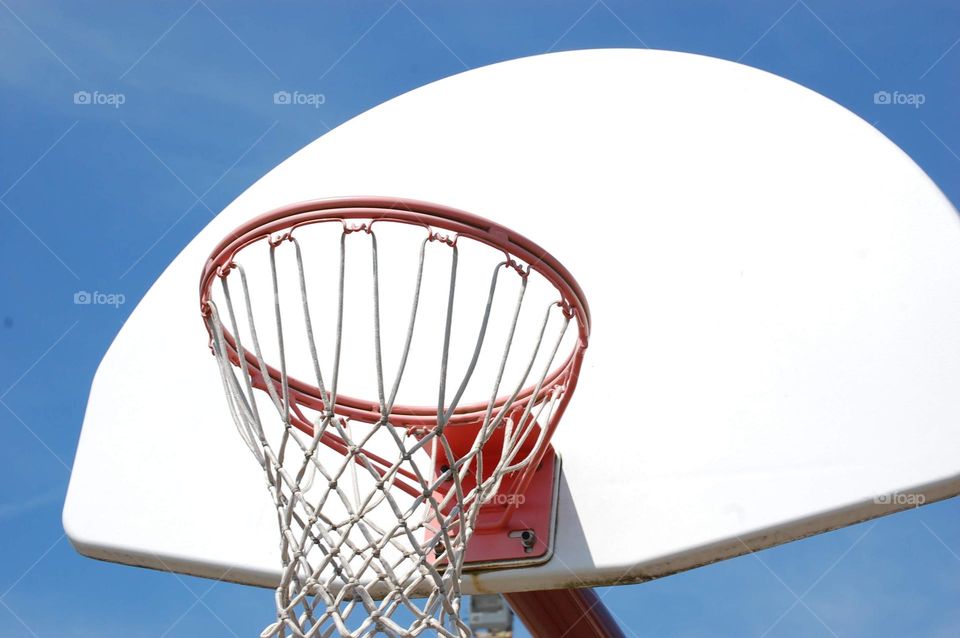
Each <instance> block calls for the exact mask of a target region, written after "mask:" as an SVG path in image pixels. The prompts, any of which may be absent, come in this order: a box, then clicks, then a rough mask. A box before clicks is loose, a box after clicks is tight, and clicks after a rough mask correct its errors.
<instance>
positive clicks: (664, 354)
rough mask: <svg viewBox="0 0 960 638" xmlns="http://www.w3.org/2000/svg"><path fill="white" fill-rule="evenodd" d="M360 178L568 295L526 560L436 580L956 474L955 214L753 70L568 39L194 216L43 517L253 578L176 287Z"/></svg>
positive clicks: (771, 519) (399, 110)
mask: <svg viewBox="0 0 960 638" xmlns="http://www.w3.org/2000/svg"><path fill="white" fill-rule="evenodd" d="M370 195H373V196H391V197H404V198H411V199H418V200H426V201H431V202H436V203H440V204H445V205H448V206H452V207H455V208H459V209H462V210H466V211H469V212H472V213H475V214H477V215H481V216H484V217H487V218H490V219H493V220H495V221H497V222H499V223H501V224H503V225H505V226H508V227H510V228H513V229H514V230H516V231H518V232H520V233H522V234H524V235H526V236H527V237H529V238H531V239H533V240H534V241H536V242H537V243H539V244H540V245H541V246H543V247H544V248H546V249H547V250H549V251H550V252H551V253H553V255H555V256H556V257H557V258H558V259H559V260H560V261H561V262H562V263H563V264H564V265H565V266H567V268H568V269H569V270H570V271H571V272H572V273H573V275H574V276H575V277H576V278H577V280H578V281H579V283H580V284H581V286H582V287H583V289H584V291H585V293H586V295H587V298H588V300H589V302H590V306H591V310H592V315H593V333H592V339H591V343H590V348H589V350H588V351H587V355H586V361H585V364H584V367H583V371H582V374H581V380H580V384H579V387H578V389H577V392H576V395H575V396H574V398H573V400H572V402H571V404H570V406H569V409H568V411H567V413H566V416H565V417H564V421H563V423H562V424H561V426H560V429H559V431H558V433H557V435H556V437H555V439H554V442H555V446H556V448H557V449H558V451H559V453H560V455H561V456H562V459H563V474H562V478H561V482H560V496H559V514H558V527H557V534H556V546H555V551H554V555H553V558H552V559H551V560H550V561H549V562H547V563H546V564H544V565H540V566H536V567H525V568H518V569H512V570H500V571H490V572H485V573H480V574H473V575H471V576H470V577H469V578H467V579H466V581H465V584H464V585H465V592H466V593H472V592H476V591H510V590H523V589H545V588H552V587H569V586H582V585H593V584H604V583H612V582H618V583H627V582H635V581H639V580H645V579H649V578H655V577H659V576H664V575H667V574H670V573H673V572H677V571H680V570H684V569H689V568H691V567H695V566H698V565H701V564H704V563H708V562H712V561H715V560H718V559H721V558H725V557H730V556H735V555H738V554H742V553H745V552H746V551H748V548H749V549H758V548H762V547H767V546H771V545H775V544H778V543H782V542H786V541H789V540H792V539H796V538H800V537H803V536H807V535H810V534H812V533H816V532H821V531H825V530H828V529H832V528H836V527H840V526H843V525H847V524H851V523H854V522H857V521H861V520H865V519H869V518H873V517H876V516H880V515H882V514H885V513H889V512H893V511H896V510H898V509H904V508H906V507H911V506H912V505H913V503H914V502H915V500H916V497H918V496H922V497H923V498H924V499H925V500H926V501H927V502H930V501H933V500H937V499H942V498H946V497H950V496H954V495H956V494H958V493H960V456H958V454H957V451H958V450H960V393H958V392H957V388H958V387H960V329H958V325H960V323H958V319H960V219H958V216H957V211H956V210H955V209H954V208H953V206H951V204H950V203H949V202H948V201H947V199H946V198H945V197H944V196H943V194H942V193H941V192H940V191H939V190H938V189H937V187H936V186H935V185H934V184H933V183H932V182H931V181H930V179H929V178H928V177H927V176H926V175H925V174H924V173H923V171H922V170H921V169H920V168H919V167H917V165H916V164H914V163H913V162H912V161H911V160H910V158H908V157H907V156H906V155H905V154H904V153H903V152H902V151H901V150H899V149H898V148H897V147H896V146H895V145H894V144H892V143H891V142H890V141H889V140H887V139H886V138H885V137H884V136H883V135H882V134H880V133H879V132H877V131H876V130H875V129H874V128H872V127H871V126H870V125H869V124H867V123H866V122H864V121H862V120H861V119H859V118H858V117H857V116H855V115H854V114H852V113H850V112H849V111H847V110H845V109H844V108H842V107H840V106H838V105H837V104H835V103H833V102H831V101H830V100H828V99H826V98H824V97H822V96H820V95H818V94H816V93H814V92H812V91H809V90H807V89H805V88H803V87H801V86H798V85H796V84H794V83H792V82H789V81H787V80H784V79H781V78H778V77H776V76H773V75H771V74H768V73H766V72H763V71H759V70H756V69H753V68H750V67H746V66H742V65H739V64H734V63H730V62H725V61H720V60H716V59H711V58H707V57H702V56H697V55H690V54H683V53H670V52H662V51H650V50H593V51H575V52H567V53H557V54H550V55H544V56H537V57H532V58H525V59H521V60H516V61H510V62H505V63H501V64H496V65H493V66H489V67H485V68H481V69H476V70H473V71H469V72H466V73H463V74H460V75H457V76H454V77H451V78H448V79H445V80H441V81H439V82H436V83H433V84H430V85H428V86H425V87H423V88H421V89H417V90H415V91H412V92H410V93H407V94H405V95H402V96H400V97H398V98H396V99H393V100H391V101H389V102H387V103H386V104H383V105H381V106H379V107H377V108H375V109H373V110H371V111H369V112H367V113H364V114H363V115H360V116H358V117H356V118H354V119H353V120H350V121H349V122H347V123H345V124H343V125H342V126H340V127H338V128H337V129H336V130H334V131H332V132H330V133H328V134H327V135H324V136H323V137H321V138H320V139H318V140H317V141H315V142H314V143H312V144H310V145H309V146H307V147H306V148H304V149H303V150H301V151H300V152H298V153H297V154H295V155H294V156H293V157H291V158H290V159H288V160H287V161H285V162H284V163H283V164H281V165H280V166H278V167H277V168H276V169H274V170H273V171H271V172H270V173H269V174H268V175H266V176H265V177H264V178H263V179H261V180H260V181H258V182H257V183H256V184H254V185H253V186H252V187H251V188H250V189H249V190H248V191H246V192H245V193H244V194H243V195H241V196H240V197H239V198H238V199H237V200H236V201H235V202H234V203H233V204H231V205H230V206H229V207H228V208H227V209H226V210H224V211H223V212H222V213H221V214H220V215H219V216H217V217H216V218H215V219H214V220H213V221H212V222H211V223H210V224H209V226H208V227H207V228H205V229H204V230H203V231H202V232H201V233H200V234H199V235H197V237H196V238H195V239H194V240H193V241H192V242H191V243H190V244H189V245H188V246H187V247H186V248H185V249H184V250H183V252H182V253H181V254H180V255H179V256H178V257H177V258H176V260H175V261H174V262H173V263H171V264H170V266H169V267H168V268H167V269H166V271H165V272H164V273H163V274H162V275H161V276H160V278H159V279H158V280H157V282H156V283H155V284H154V285H153V287H152V288H151V289H150V291H149V292H148V293H147V295H146V296H145V297H144V298H143V300H142V301H141V302H140V304H139V305H138V306H137V308H136V309H135V310H134V311H133V313H132V315H131V316H130V318H129V320H128V321H127V323H126V324H125V325H124V327H123V329H122V330H121V332H120V333H119V334H118V336H117V338H116V340H115V341H114V343H113V344H112V346H111V347H110V349H109V351H108V352H107V354H106V355H105V356H104V359H103V361H102V363H101V365H100V367H99V369H98V371H97V374H96V377H95V378H94V381H93V385H92V388H91V392H90V399H89V403H88V405H87V411H86V416H85V419H84V424H83V430H82V433H81V437H80V443H79V448H78V451H77V457H76V461H75V464H74V469H73V474H72V477H71V481H70V487H69V492H68V495H67V502H66V506H65V509H64V527H65V529H66V531H67V533H68V535H69V537H70V540H71V541H72V542H73V544H74V546H75V547H76V548H77V549H78V550H79V551H80V552H81V553H83V554H86V555H88V556H92V557H95V558H101V559H105V560H109V561H115V562H120V563H128V564H132V565H142V566H147V567H153V568H157V569H169V570H174V571H178V572H185V573H190V574H195V575H199V576H207V577H212V578H224V579H226V580H230V581H238V582H245V583H250V584H256V585H263V586H273V585H274V584H275V582H276V581H277V579H278V574H279V551H278V531H277V523H276V518H275V513H274V511H273V509H272V504H271V501H270V498H269V495H268V493H267V491H266V489H265V488H264V481H263V477H262V475H261V470H260V468H259V467H258V466H257V464H256V463H255V461H254V460H253V458H252V457H251V455H250V452H249V451H248V450H247V449H246V448H245V447H244V445H243V443H242V442H241V441H240V439H239V437H238V436H237V435H236V431H235V428H234V426H233V424H232V422H231V421H230V416H229V413H228V412H227V409H226V402H225V399H224V397H223V390H222V387H221V382H220V378H219V376H218V372H217V368H216V363H215V360H214V358H213V357H212V356H211V354H210V352H209V350H208V349H207V334H206V331H205V329H204V325H203V322H202V320H201V318H200V313H199V303H198V297H197V283H198V279H199V276H200V271H201V268H202V267H203V264H204V261H205V260H206V258H207V256H208V254H209V252H210V251H211V249H212V248H213V247H214V245H215V244H216V243H217V242H218V241H220V239H222V238H223V237H224V236H225V235H226V234H227V233H228V232H229V231H231V230H232V229H234V228H235V227H237V226H239V225H240V224H241V223H243V222H245V221H246V220H248V219H250V218H252V217H254V216H256V215H258V214H260V213H263V212H265V211H268V210H270V209H273V208H275V207H278V206H281V205H284V204H289V203H293V202H297V201H302V200H309V199H316V198H323V197H343V196H370ZM891 495H892V496H891Z"/></svg>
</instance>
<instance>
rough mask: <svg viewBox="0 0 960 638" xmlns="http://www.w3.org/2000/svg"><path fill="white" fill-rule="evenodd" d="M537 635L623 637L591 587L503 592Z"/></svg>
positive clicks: (536, 637) (538, 637) (546, 637)
mask: <svg viewBox="0 0 960 638" xmlns="http://www.w3.org/2000/svg"><path fill="white" fill-rule="evenodd" d="M503 597H504V598H506V599H507V603H509V604H510V607H511V608H512V609H513V611H514V612H515V613H516V614H517V616H519V617H520V620H522V621H523V624H524V626H526V628H527V629H528V630H529V631H530V633H531V635H533V637H534V638H624V636H623V632H622V631H620V627H619V626H618V625H617V622H616V621H615V620H614V619H613V616H612V615H611V614H610V612H609V611H608V610H607V608H606V607H605V606H604V604H603V602H602V601H601V600H600V598H599V597H598V596H597V594H596V593H594V591H593V590H592V589H589V588H586V589H551V590H546V591H522V592H515V593H512V594H504V595H503Z"/></svg>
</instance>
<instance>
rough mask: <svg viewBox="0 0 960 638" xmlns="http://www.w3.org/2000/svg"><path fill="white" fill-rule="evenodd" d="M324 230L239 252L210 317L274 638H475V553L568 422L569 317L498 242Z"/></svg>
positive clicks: (364, 227) (364, 228) (342, 227)
mask: <svg viewBox="0 0 960 638" xmlns="http://www.w3.org/2000/svg"><path fill="white" fill-rule="evenodd" d="M316 221H334V222H335V223H312V224H311V225H310V226H302V227H297V228H296V229H295V232H296V235H297V236H296V238H295V237H294V236H293V235H294V232H293V231H291V232H287V233H286V234H283V235H280V236H274V237H270V236H264V237H261V238H260V239H262V240H263V241H256V242H250V243H249V244H248V245H245V246H244V247H242V248H241V249H240V250H239V251H237V252H236V253H235V254H234V255H232V256H231V259H230V262H229V263H228V264H227V265H226V267H224V268H222V269H220V271H219V275H220V286H219V290H211V291H210V296H209V297H208V298H207V300H206V302H205V307H204V315H205V319H206V322H207V327H208V330H209V332H210V334H211V339H212V348H213V350H214V353H215V354H216V356H217V359H218V362H219V369H220V372H221V375H222V379H223V385H224V390H225V392H226V396H227V400H228V404H229V407H230V411H231V414H232V416H233V419H234V421H235V423H236V425H237V429H238V431H239V433H240V435H241V437H242V438H243V441H244V442H245V443H246V445H247V447H249V449H250V451H251V452H252V453H253V456H254V457H255V458H256V460H257V461H258V462H259V464H260V466H261V467H262V468H263V471H264V475H265V477H266V480H267V484H268V487H269V491H270V495H271V497H272V499H273V503H274V505H275V506H276V510H277V520H278V522H279V527H280V532H281V545H280V556H281V560H282V565H283V570H282V576H281V581H280V584H279V586H278V587H277V590H276V607H277V619H276V622H274V623H273V624H271V625H270V626H269V627H267V628H266V629H265V630H264V632H263V634H262V635H263V636H304V637H307V636H310V637H313V636H375V635H384V636H418V635H440V636H469V635H470V630H469V629H468V627H467V625H466V624H465V623H464V622H463V620H462V619H461V606H460V601H461V584H460V578H461V574H462V571H463V569H464V557H465V552H466V548H467V544H468V542H469V540H470V538H471V536H472V534H473V533H474V532H475V531H476V529H477V521H478V515H479V513H480V510H481V507H485V506H490V504H491V503H492V502H493V501H494V497H495V496H497V495H498V493H501V492H502V490H503V489H504V486H505V485H509V486H511V487H510V489H514V488H515V487H516V486H517V485H521V488H520V489H522V483H523V482H522V480H518V479H517V477H520V476H522V475H524V472H525V471H528V470H530V469H531V468H530V465H531V463H535V462H536V461H537V460H538V459H539V458H540V457H539V456H538V454H539V451H540V450H542V449H543V447H544V446H545V445H546V442H547V440H548V439H549V435H550V433H551V432H552V427H553V425H554V424H555V420H556V419H555V418H554V417H555V415H556V412H557V410H558V406H560V411H562V406H563V405H565V400H566V399H565V395H567V394H569V391H570V390H569V389H568V384H567V375H568V374H570V372H569V369H570V365H569V361H571V360H572V359H567V360H566V363H564V362H563V361H562V359H563V357H561V363H560V364H559V365H558V364H557V359H558V357H557V355H558V352H570V351H572V350H574V348H575V342H576V334H575V333H576V332H577V331H575V330H572V331H571V330H568V328H569V324H570V322H571V320H572V318H573V316H574V315H573V314H572V313H571V312H569V308H568V307H567V306H566V304H565V302H564V301H563V300H562V297H561V296H560V294H559V293H558V290H557V289H556V287H554V286H553V285H552V284H550V282H548V281H547V280H546V279H544V278H543V277H542V276H538V274H537V271H536V269H535V268H534V269H531V268H530V266H528V265H522V264H520V263H518V262H517V261H515V260H514V258H513V257H512V256H510V255H509V254H506V253H504V252H499V251H497V250H496V249H493V248H491V247H490V246H488V245H487V244H485V243H482V242H479V241H466V240H465V239H464V238H463V237H456V236H454V237H452V238H448V237H445V236H442V235H439V234H437V233H436V232H434V231H433V230H432V229H431V228H429V227H426V226H424V225H417V224H411V223H396V222H388V221H377V222H375V223H369V222H367V223H360V224H355V225H350V224H347V223H345V222H342V221H341V220H337V219H334V220H315V222H316ZM467 263H469V266H467V265H466V264H467ZM455 316H456V317H458V318H462V320H461V321H458V322H454V317H455ZM461 324H462V325H461ZM571 333H573V334H571ZM273 366H276V367H273ZM385 369H386V370H393V371H395V373H394V374H393V375H388V374H386V373H385V372H384V370H385ZM301 379H310V382H305V381H302V380H301ZM341 388H343V390H344V391H341ZM353 396H370V397H376V398H375V399H373V400H370V401H360V400H357V399H353V398H351V397H353ZM411 406H420V407H411ZM494 440H495V441H496V444H495V445H492V444H491V441H494ZM498 502H501V501H498Z"/></svg>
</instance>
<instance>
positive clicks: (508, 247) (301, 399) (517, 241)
mask: <svg viewBox="0 0 960 638" xmlns="http://www.w3.org/2000/svg"><path fill="white" fill-rule="evenodd" d="M355 219H363V220H370V222H371V225H372V224H373V223H375V222H378V221H391V222H398V223H405V224H412V225H417V226H423V227H425V228H427V229H428V230H430V232H431V233H432V234H434V235H435V237H436V239H438V240H441V241H455V239H453V240H448V239H447V238H446V237H444V236H443V235H440V234H438V233H436V231H437V230H438V229H439V230H444V231H447V232H450V233H453V235H454V236H455V237H468V238H470V239H473V240H476V241H479V242H482V243H484V244H487V245H488V246H491V247H493V248H496V249H499V250H502V251H504V252H505V253H506V254H507V256H508V257H510V258H513V257H515V258H517V259H518V260H519V261H521V262H523V263H525V264H527V265H528V266H530V268H531V269H532V270H534V271H536V272H538V273H539V274H540V275H542V276H543V277H544V278H545V279H547V280H548V281H549V282H550V283H551V284H553V286H554V287H555V288H556V289H557V290H558V291H559V292H560V294H561V298H562V302H563V309H564V312H565V313H568V315H569V316H571V317H573V318H575V319H576V322H577V326H578V333H579V334H578V343H577V345H576V346H575V348H574V350H573V352H571V353H570V355H569V357H567V359H566V360H564V361H563V362H562V363H561V364H560V365H558V366H557V367H556V368H555V369H554V370H553V371H551V372H550V373H549V374H548V375H547V378H546V379H545V380H544V382H543V384H542V386H541V390H540V395H539V396H538V397H537V399H538V400H539V399H541V398H543V397H545V396H546V395H547V394H548V393H549V392H551V391H552V390H553V388H555V387H557V386H558V385H564V386H566V390H567V391H566V392H565V397H564V398H565V400H564V401H563V402H562V405H561V406H558V413H557V414H555V419H554V424H555V422H556V421H558V420H559V417H560V416H561V414H562V412H563V408H564V407H565V405H566V402H567V400H569V398H570V395H572V393H573V390H574V388H575V386H576V382H577V377H578V376H579V372H580V366H581V363H582V360H583V353H584V350H585V349H586V347H587V341H588V338H589V335H590V310H589V307H588V306H587V301H586V298H585V296H584V294H583V290H582V289H581V288H580V285H579V284H578V283H577V282H576V280H575V279H574V278H573V276H572V275H571V274H570V272H569V271H568V270H567V269H566V268H565V267H564V266H563V264H561V263H560V262H559V261H557V259H556V258H555V257H553V255H551V254H550V253H548V252H547V251H546V250H544V249H543V248H541V247H540V246H539V245H537V244H536V243H534V242H532V241H530V240H529V239H527V238H526V237H524V236H523V235H520V234H519V233H516V232H514V231H512V230H510V229H508V228H506V227H504V226H501V225H499V224H496V223H494V222H492V221H490V220H487V219H484V218H483V217H479V216H477V215H473V214H471V213H467V212H464V211H461V210H457V209H454V208H450V207H447V206H441V205H439V204H432V203H428V202H421V201H415V200H408V199H391V198H384V197H364V198H339V199H322V200H314V201H307V202H301V203H298V204H293V205H289V206H284V207H281V208H277V209H274V210H272V211H270V212H268V213H265V214H263V215H260V216H258V217H256V218H254V219H252V220H250V221H249V222H247V223H246V224H243V225H242V226H240V227H239V228H237V229H236V230H234V231H233V232H232V233H230V234H229V235H228V236H227V237H226V238H224V239H223V240H222V241H221V242H220V243H219V244H218V245H217V246H216V248H214V250H213V252H212V253H211V255H210V257H209V258H208V259H207V262H206V264H205V265H204V268H203V274H202V276H201V278H200V307H201V312H202V313H203V315H204V316H205V317H206V316H207V314H208V312H209V310H208V307H207V303H208V302H209V301H210V296H211V287H212V286H213V282H214V280H215V279H216V278H217V277H225V276H226V275H227V273H228V272H229V270H230V268H231V266H232V264H233V259H234V257H235V256H236V254H237V253H238V252H239V251H240V250H241V249H242V248H244V247H245V246H248V245H250V244H252V243H254V242H256V241H261V240H265V241H272V242H279V241H282V240H284V239H286V238H288V237H289V236H290V233H291V232H293V230H294V229H296V228H297V227H299V226H305V225H309V224H317V223H325V222H337V221H339V222H341V223H343V224H344V226H345V227H349V226H348V222H349V221H350V220H355ZM209 329H210V328H209V326H208V330H209ZM224 336H225V341H226V344H227V347H228V350H229V356H230V359H231V361H232V362H233V364H234V365H239V364H240V359H239V354H238V351H237V348H236V343H235V341H234V339H233V336H232V335H231V334H230V333H229V331H227V330H226V328H225V327H224ZM245 355H246V357H245V358H246V359H247V363H248V367H249V370H250V371H251V373H252V374H253V376H254V379H253V381H254V384H255V385H258V386H260V389H265V387H266V382H265V380H264V379H263V378H262V374H261V373H260V371H259V362H258V361H257V359H256V357H255V356H254V355H252V354H251V353H249V352H246V353H245ZM266 367H267V372H268V375H269V377H270V378H271V381H272V382H273V383H274V384H277V385H279V384H281V383H282V376H281V373H280V371H279V370H277V369H275V368H273V367H271V366H266ZM287 382H288V384H289V388H290V393H291V399H292V400H293V401H295V402H296V403H299V404H300V405H305V406H307V407H310V408H313V409H318V408H321V407H322V405H323V397H322V396H321V393H320V389H319V388H317V387H316V386H314V385H311V384H310V383H306V382H304V381H301V380H299V379H295V378H293V377H289V376H288V377H287ZM533 392H534V386H528V387H526V388H524V390H523V391H521V393H520V394H519V395H518V396H517V397H516V398H515V400H514V401H515V403H519V404H524V403H526V402H527V401H528V400H529V399H530V397H531V396H532V395H533ZM508 399H509V396H508V395H504V396H500V397H498V398H497V399H496V401H495V407H496V406H499V405H503V404H504V403H505V402H506V401H507V400H508ZM488 405H489V404H488V403H487V402H483V403H475V404H470V405H464V406H460V407H458V408H457V409H456V410H455V411H454V414H453V418H452V419H451V421H450V423H451V424H456V423H467V422H472V421H474V420H476V418H478V417H482V415H483V413H485V412H486V410H487V407H488ZM379 409H380V408H379V403H377V402H376V401H368V400H364V399H357V398H354V397H349V396H344V395H338V396H337V397H336V401H335V406H334V411H335V412H336V413H337V414H340V415H342V416H346V417H350V418H359V419H378V418H379V416H380V412H379ZM390 420H391V422H392V423H395V424H396V425H403V426H407V427H416V426H421V427H422V426H427V427H429V426H431V425H435V424H436V421H437V408H436V406H403V405H395V406H393V408H392V410H391V419H390Z"/></svg>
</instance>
